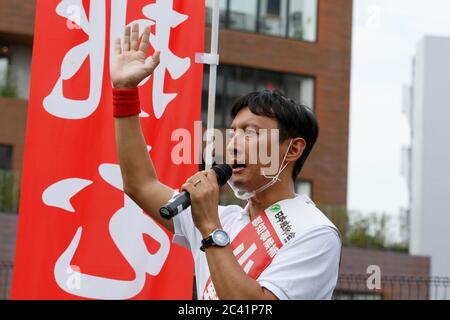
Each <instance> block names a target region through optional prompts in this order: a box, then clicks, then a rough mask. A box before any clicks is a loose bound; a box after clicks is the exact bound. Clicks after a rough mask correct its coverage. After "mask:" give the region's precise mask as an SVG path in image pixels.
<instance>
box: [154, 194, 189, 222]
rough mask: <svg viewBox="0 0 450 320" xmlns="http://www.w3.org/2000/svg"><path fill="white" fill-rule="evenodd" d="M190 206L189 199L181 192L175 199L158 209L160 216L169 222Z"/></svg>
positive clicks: (187, 195)
mask: <svg viewBox="0 0 450 320" xmlns="http://www.w3.org/2000/svg"><path fill="white" fill-rule="evenodd" d="M190 205H191V197H190V195H189V192H187V191H186V190H183V191H181V192H180V193H179V194H177V195H176V196H175V197H173V198H172V199H170V200H169V202H167V204H166V205H165V206H163V207H161V208H160V209H159V213H160V214H161V216H162V217H163V218H164V219H166V220H170V219H172V218H173V217H175V216H176V215H177V214H179V213H181V212H183V211H184V210H186V209H187V208H188V207H189V206H190Z"/></svg>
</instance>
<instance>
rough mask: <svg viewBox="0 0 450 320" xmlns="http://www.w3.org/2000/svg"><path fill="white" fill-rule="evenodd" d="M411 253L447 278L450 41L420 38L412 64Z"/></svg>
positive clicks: (449, 261) (449, 243)
mask: <svg viewBox="0 0 450 320" xmlns="http://www.w3.org/2000/svg"><path fill="white" fill-rule="evenodd" d="M411 198H412V202H411V243H410V246H411V253H412V254H418V255H429V256H431V273H432V275H433V276H450V39H449V38H439V37H426V38H424V39H423V40H422V41H421V42H420V43H419V46H418V51H417V55H416V62H415V76H414V96H413V112H412V176H411Z"/></svg>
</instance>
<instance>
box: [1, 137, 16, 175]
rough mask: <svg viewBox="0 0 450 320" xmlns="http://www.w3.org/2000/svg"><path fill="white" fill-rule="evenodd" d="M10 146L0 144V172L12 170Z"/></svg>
mask: <svg viewBox="0 0 450 320" xmlns="http://www.w3.org/2000/svg"><path fill="white" fill-rule="evenodd" d="M12 150H13V148H12V146H8V145H2V144H0V170H5V171H6V170H11V169H12Z"/></svg>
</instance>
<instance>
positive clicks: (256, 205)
mask: <svg viewBox="0 0 450 320" xmlns="http://www.w3.org/2000/svg"><path fill="white" fill-rule="evenodd" d="M283 182H284V181H279V182H277V183H275V184H274V185H273V186H272V187H270V188H268V189H267V190H264V191H263V192H260V193H258V194H256V195H255V196H254V197H253V198H251V199H250V200H249V201H248V210H249V213H250V219H251V220H253V219H255V218H256V217H258V216H259V215H260V213H261V212H262V211H264V210H266V209H267V208H268V207H270V206H271V205H273V204H275V203H277V202H280V201H282V200H286V199H293V198H295V193H294V183H293V181H292V180H289V182H288V181H286V182H284V183H283Z"/></svg>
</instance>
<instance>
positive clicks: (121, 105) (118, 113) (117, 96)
mask: <svg viewBox="0 0 450 320" xmlns="http://www.w3.org/2000/svg"><path fill="white" fill-rule="evenodd" d="M112 93H113V109H114V117H115V118H125V117H131V116H136V115H139V114H140V113H141V103H140V101H139V89H138V88H134V89H113V90H112Z"/></svg>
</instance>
